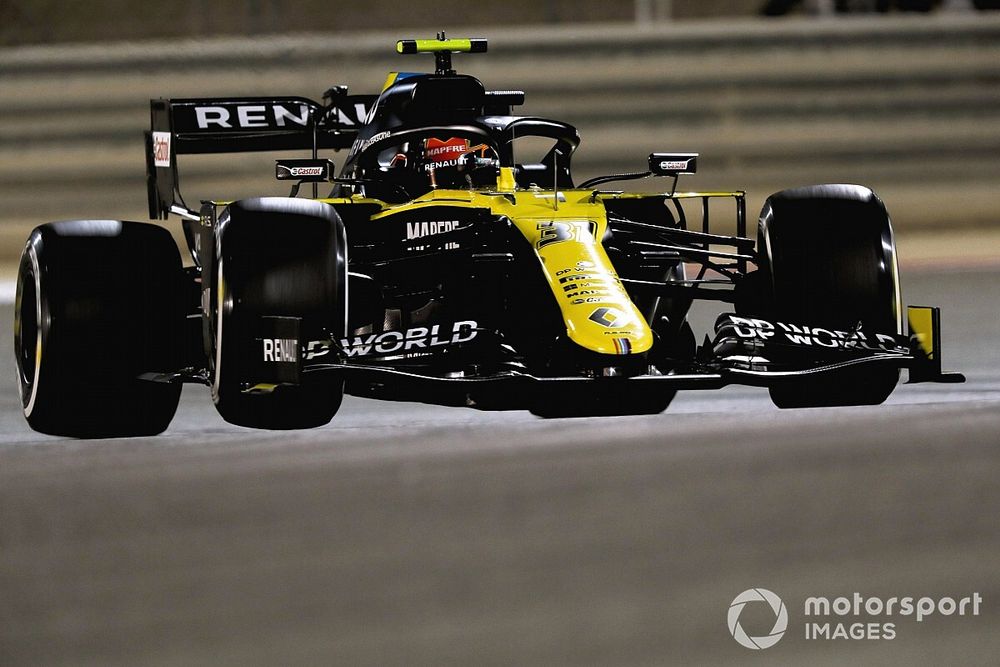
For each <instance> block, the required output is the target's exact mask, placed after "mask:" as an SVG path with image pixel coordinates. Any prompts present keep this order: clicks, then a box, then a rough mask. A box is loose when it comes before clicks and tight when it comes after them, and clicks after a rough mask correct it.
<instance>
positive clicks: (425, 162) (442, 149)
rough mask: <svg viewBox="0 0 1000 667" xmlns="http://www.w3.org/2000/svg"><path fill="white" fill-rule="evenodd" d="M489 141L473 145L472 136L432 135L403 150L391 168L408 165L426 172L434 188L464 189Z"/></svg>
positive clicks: (393, 161)
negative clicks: (442, 136) (412, 147)
mask: <svg viewBox="0 0 1000 667" xmlns="http://www.w3.org/2000/svg"><path fill="white" fill-rule="evenodd" d="M488 149H489V147H488V146H487V145H486V144H479V145H477V146H472V145H471V142H470V141H469V140H468V139H462V138H460V137H450V138H448V139H439V138H436V137H429V138H427V139H424V140H422V141H420V142H417V145H416V146H415V147H414V150H411V151H400V152H398V153H397V154H396V155H395V156H394V157H393V158H392V162H391V163H390V167H407V168H410V169H412V170H415V171H419V172H422V173H423V174H424V175H425V176H426V178H427V182H428V184H429V185H430V187H431V188H462V187H467V186H468V185H470V184H471V180H470V178H469V175H470V172H471V171H472V166H473V165H474V163H475V161H476V159H483V158H485V154H486V151H487V150H488Z"/></svg>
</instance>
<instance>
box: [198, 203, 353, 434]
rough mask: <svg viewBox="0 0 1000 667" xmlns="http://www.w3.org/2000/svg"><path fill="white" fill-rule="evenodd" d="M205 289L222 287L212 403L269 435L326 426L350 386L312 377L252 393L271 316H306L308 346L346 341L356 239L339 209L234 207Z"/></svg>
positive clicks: (215, 318)
mask: <svg viewBox="0 0 1000 667" xmlns="http://www.w3.org/2000/svg"><path fill="white" fill-rule="evenodd" d="M214 244H215V245H214V248H215V251H214V253H213V258H212V262H211V263H210V264H209V265H208V266H207V267H206V268H207V270H208V271H209V272H210V274H209V275H206V276H205V280H204V282H205V284H206V285H211V286H212V287H213V293H212V295H211V303H212V310H211V315H210V320H209V325H210V327H209V335H210V345H209V350H210V352H211V361H210V364H211V366H212V400H213V402H214V403H215V407H216V409H217V410H218V412H219V414H220V415H221V416H222V418H223V419H225V420H226V421H227V422H229V423H231V424H237V425H239V426H247V427H251V428H263V429H303V428H313V427H317V426H322V425H324V424H326V423H328V422H329V421H330V420H331V419H332V418H333V416H334V415H335V414H336V413H337V410H338V409H339V407H340V404H341V401H342V400H343V396H344V381H343V378H342V377H340V376H339V375H331V374H330V373H329V372H321V373H312V374H303V375H302V377H301V379H300V383H299V384H297V385H294V386H279V387H278V388H277V389H275V390H274V391H269V392H259V393H258V392H252V391H248V390H249V389H250V388H251V387H252V385H253V383H254V381H255V379H254V378H253V377H250V376H249V375H248V373H250V372H252V371H251V370H250V369H253V368H255V367H257V366H258V365H259V361H260V357H261V354H262V352H261V343H260V334H259V331H260V323H261V321H262V318H265V317H285V318H297V319H298V320H299V321H300V342H301V341H305V340H321V339H328V338H329V337H331V336H332V337H334V338H338V339H339V338H341V337H343V336H344V335H346V326H347V324H346V312H347V310H346V309H347V255H346V252H347V242H346V236H345V232H344V225H343V223H342V222H341V220H340V217H339V216H338V215H337V212H336V211H335V210H334V209H333V207H332V206H329V205H327V204H323V203H320V202H316V201H312V200H306V199H289V198H283V197H265V198H257V199H245V200H242V201H238V202H235V203H233V204H231V205H230V206H229V207H227V208H226V209H225V211H223V213H222V215H221V216H220V217H219V222H218V224H217V226H216V229H215V241H214Z"/></svg>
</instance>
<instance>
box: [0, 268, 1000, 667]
mask: <svg viewBox="0 0 1000 667" xmlns="http://www.w3.org/2000/svg"><path fill="white" fill-rule="evenodd" d="M904 298H905V300H906V301H907V302H908V303H917V304H923V303H929V304H939V305H941V306H943V308H944V318H945V319H944V339H945V346H946V348H945V364H946V366H947V367H950V368H953V369H957V370H962V371H964V372H965V373H967V374H968V376H969V382H968V383H967V384H965V385H914V386H906V385H901V386H900V387H899V389H897V391H896V393H894V394H893V396H892V397H891V398H890V400H889V402H888V404H887V405H884V406H881V407H865V408H843V409H826V410H796V411H778V410H777V409H775V408H773V407H771V405H770V403H769V400H768V398H767V394H766V392H765V391H762V390H759V389H749V388H738V387H736V388H728V389H726V390H723V391H719V392H711V393H697V392H689V393H685V394H681V395H680V396H679V397H678V399H677V400H676V401H675V403H674V404H673V405H672V406H671V408H670V410H669V411H668V412H667V413H665V414H663V415H660V416H655V417H643V418H606V419H581V420H562V421H544V420H539V419H536V418H534V417H531V416H530V415H528V414H527V413H525V412H511V413H480V412H475V411H471V410H463V409H457V408H438V407H430V406H424V405H418V404H390V403H378V402H374V401H368V400H358V399H348V400H347V401H346V403H345V405H344V408H343V409H342V411H341V413H340V414H339V415H338V416H337V418H336V419H335V420H334V422H333V423H332V424H331V425H329V426H328V427H326V428H323V429H318V430H313V431H307V432H297V433H270V432H260V431H252V430H244V429H239V428H236V427H231V426H228V425H226V424H225V423H223V422H222V421H221V420H220V419H219V418H218V417H217V416H216V415H215V414H214V412H213V409H212V407H211V405H210V401H209V399H208V396H207V393H206V391H205V390H203V389H201V388H189V389H186V390H185V394H184V398H183V402H182V405H181V408H180V410H179V412H178V416H177V419H176V420H175V422H174V424H173V425H172V426H171V428H170V430H169V431H168V432H167V433H166V434H165V435H163V436H160V437H157V438H150V439H141V440H140V439H121V440H105V441H90V442H85V441H72V440H61V439H57V438H49V437H45V436H40V435H38V434H34V433H32V432H31V431H29V430H28V429H27V427H26V426H25V424H24V423H23V421H22V418H21V416H20V413H19V408H18V404H17V398H16V393H15V391H14V389H13V379H12V372H11V367H12V363H11V362H10V361H5V365H4V371H3V382H2V390H0V442H2V444H0V664H3V665H20V664H43V665H58V664H74V665H75V664H99V665H109V664H122V665H136V664H153V665H159V664H180V665H193V664H220V665H229V664H233V665H235V664H239V665H246V664H282V665H287V664H458V665H473V664H475V665H479V664H515V665H533V664H539V665H554V664H572V665H579V664H649V665H658V664H723V663H732V664H743V665H747V664H818V665H823V664H894V663H895V664H904V663H905V664H956V665H957V664H997V662H998V660H1000V628H998V620H1000V608H998V605H1000V484H998V476H1000V346H998V345H997V338H998V335H997V334H998V330H1000V325H998V316H997V312H998V308H997V305H998V303H997V301H998V298H1000V271H996V270H992V271H990V270H986V271H983V270H980V271H978V272H953V273H937V274H933V273H919V274H915V275H909V276H907V275H906V274H905V273H904ZM0 315H2V317H3V318H4V319H5V321H10V320H9V319H8V318H9V317H10V306H4V307H2V308H0ZM2 346H3V347H2V348H0V353H2V356H3V358H4V359H5V360H9V359H10V358H11V356H12V355H11V352H10V342H9V340H8V339H7V337H6V336H5V337H4V340H3V342H2ZM751 587H763V588H767V589H770V590H772V591H774V592H776V593H777V594H778V595H780V596H781V597H782V599H783V600H784V601H785V603H786V605H787V609H788V616H789V624H788V631H787V633H786V635H785V636H784V638H783V639H782V640H781V641H780V642H779V643H778V644H777V645H776V646H774V647H773V648H769V649H767V650H764V651H752V650H748V649H745V648H743V647H741V646H739V645H738V644H737V643H736V642H735V641H734V640H733V639H732V638H731V637H730V635H729V632H728V629H727V624H726V615H727V611H728V607H729V605H730V603H731V601H732V600H733V598H734V597H735V596H736V595H737V594H738V593H740V592H741V591H743V590H745V589H748V588H751ZM856 591H857V592H860V593H862V594H863V595H865V596H872V595H878V596H881V597H883V598H886V597H890V596H905V595H912V596H918V597H919V596H930V597H935V598H936V597H942V596H951V597H962V596H967V595H971V594H972V593H973V592H979V593H980V594H981V595H982V597H983V600H984V601H983V604H982V607H981V614H980V615H979V616H969V615H966V616H964V617H959V616H957V615H955V616H941V615H937V614H935V615H933V616H931V617H930V618H926V619H924V620H923V621H922V622H919V623H918V622H916V621H915V620H914V618H913V617H895V618H885V617H878V618H869V617H867V616H865V617H861V618H860V619H859V618H854V617H845V618H834V619H826V620H833V621H834V622H847V623H851V622H853V621H856V620H861V621H878V622H880V623H881V622H895V634H896V637H895V639H892V640H887V639H865V640H844V639H838V640H806V639H805V638H804V636H803V635H804V623H805V621H806V619H805V618H804V617H803V601H804V600H805V598H806V597H808V596H812V595H824V596H828V597H831V598H833V597H835V596H840V595H844V596H851V595H852V594H853V593H854V592H856ZM773 621H774V615H773V613H772V614H771V615H770V616H768V613H767V608H766V607H765V606H764V605H763V604H761V603H757V604H751V605H748V606H747V608H746V609H745V610H744V615H743V616H742V617H741V623H742V624H743V626H744V628H745V629H746V630H747V631H748V633H749V634H751V635H760V634H766V633H767V632H768V631H769V629H770V627H771V624H772V623H773Z"/></svg>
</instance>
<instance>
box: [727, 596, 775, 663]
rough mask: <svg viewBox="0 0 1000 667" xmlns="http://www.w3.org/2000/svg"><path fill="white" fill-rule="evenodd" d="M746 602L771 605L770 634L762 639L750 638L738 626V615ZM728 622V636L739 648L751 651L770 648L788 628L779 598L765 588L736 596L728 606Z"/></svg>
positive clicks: (741, 627)
mask: <svg viewBox="0 0 1000 667" xmlns="http://www.w3.org/2000/svg"><path fill="white" fill-rule="evenodd" d="M747 602H766V603H767V604H769V605H771V609H772V610H773V611H774V616H775V619H774V627H773V628H771V632H769V633H768V634H766V635H764V636H762V637H751V636H749V635H748V634H747V633H746V631H745V630H743V626H741V625H740V614H741V613H742V612H743V607H744V606H746V604H747ZM728 620H729V634H731V635H732V636H733V639H735V640H736V641H737V642H739V643H740V645H741V646H746V647H747V648H752V649H762V648H770V647H772V646H774V645H775V644H777V643H778V640H779V639H781V637H782V635H784V634H785V629H786V628H787V627H788V610H786V609H785V603H784V602H782V601H781V598H779V597H778V596H777V595H775V594H774V593H772V592H771V591H769V590H767V589H766V588H751V589H750V590H746V591H743V592H742V593H740V594H739V595H737V596H736V598H735V599H734V600H733V602H732V604H730V605H729V617H728Z"/></svg>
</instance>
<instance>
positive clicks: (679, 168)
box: [649, 153, 698, 176]
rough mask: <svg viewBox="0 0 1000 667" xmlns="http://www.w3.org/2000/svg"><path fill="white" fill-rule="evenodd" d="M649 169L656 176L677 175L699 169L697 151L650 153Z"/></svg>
mask: <svg viewBox="0 0 1000 667" xmlns="http://www.w3.org/2000/svg"><path fill="white" fill-rule="evenodd" d="M649 171H650V173H652V174H655V175H656V176H677V175H678V174H693V173H695V172H696V171H698V154H697V153H650V154H649Z"/></svg>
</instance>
